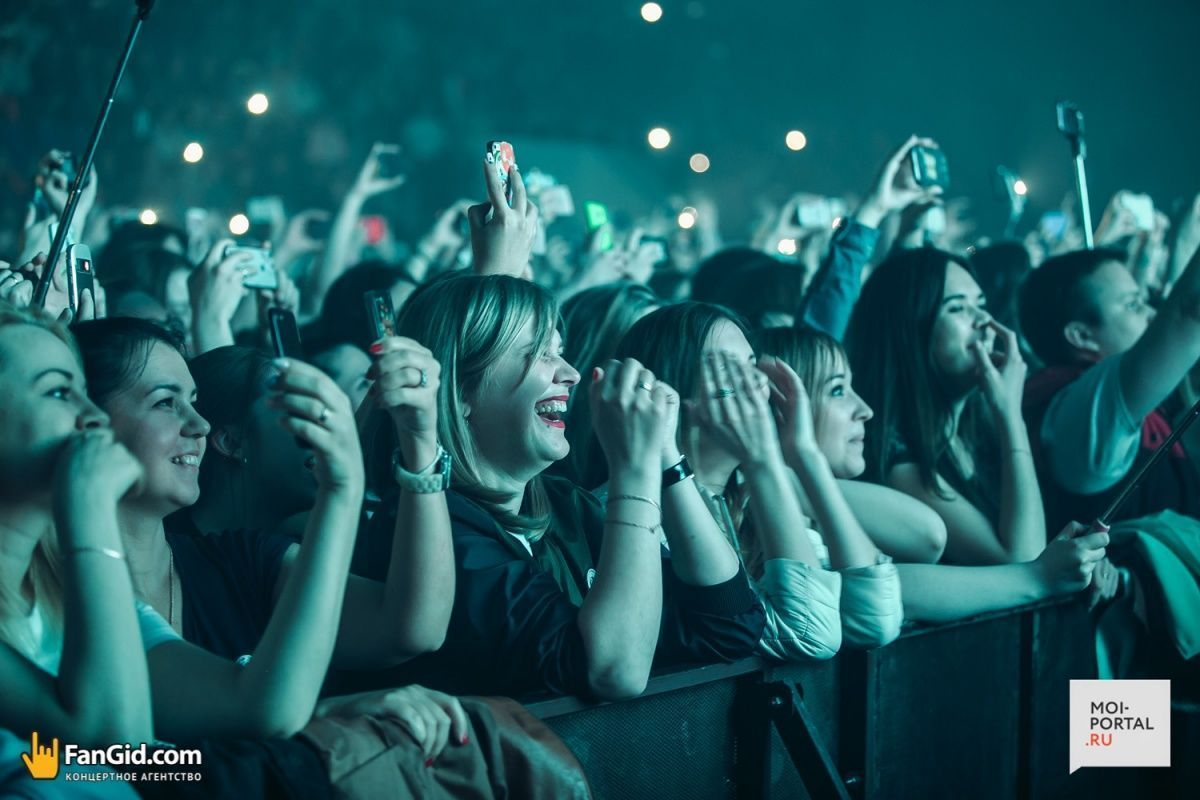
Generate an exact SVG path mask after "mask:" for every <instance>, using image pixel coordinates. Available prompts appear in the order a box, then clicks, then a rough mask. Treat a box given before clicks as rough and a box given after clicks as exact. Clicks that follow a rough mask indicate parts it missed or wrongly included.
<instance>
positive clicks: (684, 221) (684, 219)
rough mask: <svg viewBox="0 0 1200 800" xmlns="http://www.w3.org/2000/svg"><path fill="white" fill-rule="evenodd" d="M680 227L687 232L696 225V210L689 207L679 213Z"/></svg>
mask: <svg viewBox="0 0 1200 800" xmlns="http://www.w3.org/2000/svg"><path fill="white" fill-rule="evenodd" d="M677 221H678V222H679V227H681V228H683V229H684V230H685V231H686V230H688V229H689V228H691V227H692V226H694V225H695V224H696V209H694V208H692V207H691V206H688V207H687V208H684V209H683V210H682V211H680V212H679V219H678V220H677Z"/></svg>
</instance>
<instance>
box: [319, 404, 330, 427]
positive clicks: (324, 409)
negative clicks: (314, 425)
mask: <svg viewBox="0 0 1200 800" xmlns="http://www.w3.org/2000/svg"><path fill="white" fill-rule="evenodd" d="M328 420H329V406H321V416H320V417H318V418H317V422H318V424H320V425H324V424H325V423H326V422H327V421H328Z"/></svg>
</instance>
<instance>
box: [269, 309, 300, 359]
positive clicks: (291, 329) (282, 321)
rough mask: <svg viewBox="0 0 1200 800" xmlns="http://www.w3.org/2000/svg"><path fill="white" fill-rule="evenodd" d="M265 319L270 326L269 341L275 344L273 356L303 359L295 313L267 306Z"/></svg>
mask: <svg viewBox="0 0 1200 800" xmlns="http://www.w3.org/2000/svg"><path fill="white" fill-rule="evenodd" d="M267 321H268V323H269V324H270V326H271V342H272V343H273V344H274V345H275V356H276V357H277V358H298V359H303V358H304V347H303V345H301V344H300V329H299V328H298V327H297V326H296V315H295V314H293V313H292V312H290V311H287V310H285V309H282V308H269V309H267Z"/></svg>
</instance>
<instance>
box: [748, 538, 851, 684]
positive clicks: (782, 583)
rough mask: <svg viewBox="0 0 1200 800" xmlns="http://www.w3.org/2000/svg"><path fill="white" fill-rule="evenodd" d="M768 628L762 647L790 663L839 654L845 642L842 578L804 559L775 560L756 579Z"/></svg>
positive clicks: (768, 652) (764, 634)
mask: <svg viewBox="0 0 1200 800" xmlns="http://www.w3.org/2000/svg"><path fill="white" fill-rule="evenodd" d="M755 588H756V589H757V590H758V594H759V597H760V599H761V600H762V604H763V607H764V608H765V609H766V617H767V618H766V626H765V627H764V628H763V633H762V638H761V639H760V640H759V651H760V652H762V653H763V654H765V655H768V656H771V657H772V658H779V659H783V660H785V661H797V660H806V659H817V660H824V659H829V658H833V657H834V656H835V655H837V651H838V650H839V649H840V648H841V646H842V623H841V618H840V612H839V610H838V608H839V598H840V596H841V591H842V576H841V575H839V574H838V573H836V572H830V571H829V570H825V569H821V568H819V567H812V566H809V565H808V564H805V563H804V562H802V561H794V560H792V559H788V558H773V559H771V560H770V561H768V562H766V564H764V565H763V575H762V578H760V579H759V580H758V581H756V582H755Z"/></svg>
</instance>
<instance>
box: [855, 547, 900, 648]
mask: <svg viewBox="0 0 1200 800" xmlns="http://www.w3.org/2000/svg"><path fill="white" fill-rule="evenodd" d="M841 574H842V639H843V641H844V642H845V643H846V644H847V645H849V646H850V647H856V648H859V649H870V648H873V647H883V646H884V645H885V644H888V643H889V642H891V641H894V640H895V639H896V637H897V636H899V635H900V628H901V626H903V624H904V603H903V602H902V601H901V599H900V574H899V572H897V571H896V565H895V564H893V563H892V559H891V557H889V556H886V555H883V554H882V553H880V555H879V560H878V563H875V564H872V565H871V566H868V567H854V568H852V569H843V570H841Z"/></svg>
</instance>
